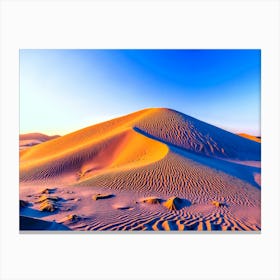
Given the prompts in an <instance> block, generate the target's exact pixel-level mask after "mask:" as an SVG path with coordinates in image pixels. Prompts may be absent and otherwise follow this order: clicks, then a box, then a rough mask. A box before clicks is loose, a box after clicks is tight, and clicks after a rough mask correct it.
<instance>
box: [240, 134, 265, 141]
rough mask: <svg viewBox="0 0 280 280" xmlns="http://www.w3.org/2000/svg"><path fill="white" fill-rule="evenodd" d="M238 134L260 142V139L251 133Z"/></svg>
mask: <svg viewBox="0 0 280 280" xmlns="http://www.w3.org/2000/svg"><path fill="white" fill-rule="evenodd" d="M238 135H239V136H241V137H244V138H246V139H249V140H252V141H255V142H257V143H261V139H260V138H258V137H256V136H253V135H249V134H246V133H240V134H238Z"/></svg>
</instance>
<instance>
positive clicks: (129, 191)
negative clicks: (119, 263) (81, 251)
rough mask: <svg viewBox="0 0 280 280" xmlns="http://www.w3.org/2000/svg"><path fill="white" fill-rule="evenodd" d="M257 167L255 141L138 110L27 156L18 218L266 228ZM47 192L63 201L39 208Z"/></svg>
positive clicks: (135, 226) (88, 226) (85, 224)
mask: <svg viewBox="0 0 280 280" xmlns="http://www.w3.org/2000/svg"><path fill="white" fill-rule="evenodd" d="M24 141H25V140H24ZM249 163H250V164H249ZM259 163H260V143H258V142H255V141H249V140H248V139H245V138H243V137H240V136H238V135H235V134H232V133H229V132H227V131H224V130H222V129H219V128H217V127H215V126H212V125H209V124H207V123H204V122H201V121H199V120H197V119H194V118H192V117H189V116H186V115H184V114H181V113H179V112H176V111H174V110H170V109H163V108H153V109H147V110H142V111H139V112H135V113H133V114H130V115H127V116H124V117H120V118H117V119H113V120H111V121H108V122H104V123H101V124H97V125H94V126H90V127H87V128H84V129H81V130H79V131H76V132H73V133H71V134H68V135H65V136H62V137H59V138H55V139H50V140H48V141H45V142H42V143H39V144H38V145H35V146H32V147H29V148H28V149H24V150H21V151H20V180H21V195H22V196H23V197H22V200H24V201H27V204H25V206H24V207H22V209H21V211H22V212H23V213H25V212H24V211H27V213H28V208H29V207H30V205H34V207H35V208H34V209H33V210H34V211H35V210H36V211H44V212H46V213H48V212H50V213H51V214H52V215H53V216H52V217H55V219H56V220H57V221H61V223H63V224H64V225H67V227H70V228H71V229H76V230H260V226H261V224H260V211H259V210H260V205H261V203H260V202H261V201H260V188H261V185H260V182H261V178H260V167H259V166H260V165H259ZM41 185H44V187H47V189H50V190H54V191H53V192H54V194H51V196H52V197H58V198H59V199H58V200H56V201H55V202H53V200H52V199H51V198H50V197H49V194H47V196H48V198H47V203H46V202H45V198H46V197H43V199H44V201H43V203H44V204H43V205H41V204H38V203H37V202H38V201H39V200H40V199H42V193H40V192H39V190H37V189H36V188H37V187H38V186H41ZM23 186H24V187H23ZM54 187H55V188H54ZM73 190H74V191H73ZM29 202H31V203H29ZM37 205H38V206H37ZM36 207H37V208H36ZM26 209H27V210H26ZM36 211H35V212H36ZM65 211H67V213H66V212H65ZM246 211H247V212H248V213H250V215H246V213H247V212H246ZM46 217H47V218H46V219H48V216H47V214H46Z"/></svg>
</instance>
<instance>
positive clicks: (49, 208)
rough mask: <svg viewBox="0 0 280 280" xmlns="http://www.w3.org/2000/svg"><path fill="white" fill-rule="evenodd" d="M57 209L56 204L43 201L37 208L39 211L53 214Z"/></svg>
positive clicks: (51, 201) (50, 201)
mask: <svg viewBox="0 0 280 280" xmlns="http://www.w3.org/2000/svg"><path fill="white" fill-rule="evenodd" d="M57 209H58V207H57V205H56V203H54V201H53V200H45V201H44V202H42V203H41V204H40V206H39V210H40V211H46V212H54V211H55V210H57Z"/></svg>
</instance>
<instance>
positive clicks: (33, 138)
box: [19, 133, 60, 150]
mask: <svg viewBox="0 0 280 280" xmlns="http://www.w3.org/2000/svg"><path fill="white" fill-rule="evenodd" d="M58 137H60V136H59V135H53V136H48V135H45V134H42V133H27V134H20V135H19V147H20V150H24V149H27V148H30V147H32V146H35V145H38V144H41V143H43V142H46V141H49V140H52V139H55V138H58Z"/></svg>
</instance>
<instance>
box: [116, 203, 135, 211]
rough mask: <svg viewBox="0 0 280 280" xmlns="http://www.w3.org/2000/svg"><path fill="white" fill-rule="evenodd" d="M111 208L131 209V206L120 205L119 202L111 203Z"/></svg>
mask: <svg viewBox="0 0 280 280" xmlns="http://www.w3.org/2000/svg"><path fill="white" fill-rule="evenodd" d="M113 208H114V209H117V210H132V209H133V208H132V207H131V206H129V205H120V204H115V205H113Z"/></svg>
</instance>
